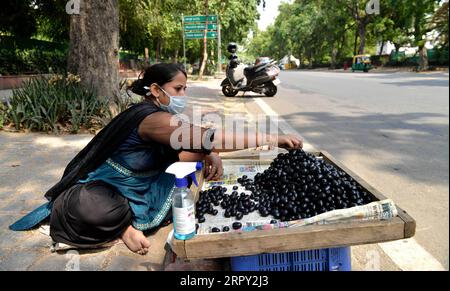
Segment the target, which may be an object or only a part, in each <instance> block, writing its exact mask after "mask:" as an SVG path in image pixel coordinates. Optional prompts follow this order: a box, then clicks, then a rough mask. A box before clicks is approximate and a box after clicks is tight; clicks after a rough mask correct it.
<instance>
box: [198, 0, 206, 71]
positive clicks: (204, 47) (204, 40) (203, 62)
mask: <svg viewBox="0 0 450 291" xmlns="http://www.w3.org/2000/svg"><path fill="white" fill-rule="evenodd" d="M208 14H209V9H208V0H205V15H206V24H205V26H206V28H205V35H204V36H203V60H202V65H201V67H200V72H199V74H198V77H199V79H202V78H203V74H204V72H205V68H206V62H207V61H208V47H207V45H208V41H207V40H208Z"/></svg>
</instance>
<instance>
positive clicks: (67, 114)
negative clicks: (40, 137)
mask: <svg viewBox="0 0 450 291" xmlns="http://www.w3.org/2000/svg"><path fill="white" fill-rule="evenodd" d="M107 111H108V104H107V102H106V101H103V100H101V99H99V98H98V97H97V95H96V93H95V90H93V89H91V88H85V87H83V86H81V85H80V78H79V76H76V75H72V74H68V75H67V76H63V75H53V76H51V77H39V78H35V79H31V80H29V81H27V82H26V83H25V84H24V86H23V87H22V88H20V89H16V90H13V95H12V98H11V100H10V102H9V105H8V110H7V114H6V118H7V119H8V121H9V122H11V123H13V124H14V126H15V127H16V129H18V130H20V129H29V130H37V131H51V132H53V133H59V132H60V131H61V130H62V129H64V130H68V131H70V132H72V133H77V132H79V130H80V129H81V128H91V127H92V126H93V125H94V124H95V123H96V122H95V120H99V119H104V118H105V117H107V113H106V112H107Z"/></svg>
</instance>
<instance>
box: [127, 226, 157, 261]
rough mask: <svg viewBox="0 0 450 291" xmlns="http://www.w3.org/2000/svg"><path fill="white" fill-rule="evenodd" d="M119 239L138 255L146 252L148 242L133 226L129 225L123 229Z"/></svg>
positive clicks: (148, 245)
mask: <svg viewBox="0 0 450 291" xmlns="http://www.w3.org/2000/svg"><path fill="white" fill-rule="evenodd" d="M121 239H122V240H123V242H124V243H125V245H126V246H127V247H128V248H129V249H130V250H131V251H132V252H135V253H138V254H140V255H145V254H147V253H148V249H149V247H150V242H149V241H148V239H147V238H146V237H145V235H144V233H142V231H140V230H137V229H135V228H134V227H133V226H131V225H130V226H129V227H128V228H127V230H125V232H124V233H123V234H122V237H121Z"/></svg>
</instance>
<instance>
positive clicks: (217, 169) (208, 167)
mask: <svg viewBox="0 0 450 291" xmlns="http://www.w3.org/2000/svg"><path fill="white" fill-rule="evenodd" d="M205 173H206V181H211V180H218V179H219V178H221V177H222V175H223V166H222V159H221V158H220V157H219V154H217V153H214V152H212V153H211V154H209V155H206V156H205Z"/></svg>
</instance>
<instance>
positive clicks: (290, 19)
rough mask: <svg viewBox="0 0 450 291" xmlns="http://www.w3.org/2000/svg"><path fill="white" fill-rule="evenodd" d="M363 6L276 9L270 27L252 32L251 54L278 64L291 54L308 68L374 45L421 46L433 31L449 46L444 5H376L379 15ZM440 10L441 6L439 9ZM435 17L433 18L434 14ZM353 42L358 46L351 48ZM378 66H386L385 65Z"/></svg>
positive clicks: (346, 2)
mask: <svg viewBox="0 0 450 291" xmlns="http://www.w3.org/2000/svg"><path fill="white" fill-rule="evenodd" d="M367 2H368V1H367V0H336V1H329V0H314V1H313V0H301V1H300V0H297V1H293V2H292V3H290V4H289V3H284V4H282V5H281V6H280V8H279V11H280V14H279V16H278V17H277V19H276V20H275V23H274V25H273V26H270V27H269V28H268V29H267V30H266V31H264V32H258V31H256V32H255V37H254V38H253V39H252V41H251V42H250V43H249V44H248V46H247V47H248V51H249V53H251V54H253V55H255V56H258V55H265V56H271V57H273V58H275V59H281V58H283V57H284V56H285V55H288V54H293V55H294V56H295V57H297V58H299V59H300V60H301V64H307V65H308V66H310V67H313V66H322V65H323V64H324V63H327V62H328V63H330V64H331V65H332V66H333V63H336V62H337V63H342V62H343V61H345V60H346V59H347V58H348V57H351V56H352V55H353V53H354V51H356V52H358V51H359V52H361V51H363V52H365V53H369V54H376V53H377V52H376V45H377V43H378V42H380V41H381V42H384V43H386V42H387V41H390V42H392V43H394V44H395V46H396V47H397V48H399V47H401V46H413V47H414V46H419V47H421V46H423V45H424V44H425V42H426V41H427V40H428V39H426V37H425V35H426V34H427V33H428V32H429V31H431V30H432V29H436V30H437V31H438V32H440V34H439V37H438V40H437V41H438V44H439V45H441V46H442V47H446V46H448V2H447V4H446V3H445V2H444V3H442V1H440V0H380V8H381V11H380V14H379V15H376V14H371V15H368V14H367V13H366V11H365V7H366V4H367ZM440 5H441V6H440ZM435 11H436V12H435ZM355 37H357V42H356V43H355ZM380 63H382V64H384V63H386V62H385V60H383V61H380Z"/></svg>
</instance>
